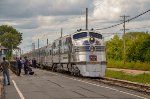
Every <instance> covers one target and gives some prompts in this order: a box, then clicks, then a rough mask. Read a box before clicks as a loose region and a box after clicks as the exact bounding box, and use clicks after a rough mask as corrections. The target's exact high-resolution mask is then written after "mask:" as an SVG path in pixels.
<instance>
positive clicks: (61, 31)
mask: <svg viewBox="0 0 150 99" xmlns="http://www.w3.org/2000/svg"><path fill="white" fill-rule="evenodd" d="M62 35H63V29H62V28H61V38H62Z"/></svg>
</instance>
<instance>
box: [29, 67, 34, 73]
mask: <svg viewBox="0 0 150 99" xmlns="http://www.w3.org/2000/svg"><path fill="white" fill-rule="evenodd" d="M28 71H29V74H30V75H33V74H34V71H32V68H31V67H28Z"/></svg>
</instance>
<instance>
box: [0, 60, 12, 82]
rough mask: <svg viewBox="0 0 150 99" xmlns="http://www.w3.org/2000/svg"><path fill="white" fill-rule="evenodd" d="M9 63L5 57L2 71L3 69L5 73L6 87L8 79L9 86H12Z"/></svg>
mask: <svg viewBox="0 0 150 99" xmlns="http://www.w3.org/2000/svg"><path fill="white" fill-rule="evenodd" d="M9 65H10V64H9V62H8V61H6V58H5V57H3V62H2V63H1V69H2V72H3V82H4V85H6V78H7V81H8V83H7V85H10V77H9V69H8V68H9Z"/></svg>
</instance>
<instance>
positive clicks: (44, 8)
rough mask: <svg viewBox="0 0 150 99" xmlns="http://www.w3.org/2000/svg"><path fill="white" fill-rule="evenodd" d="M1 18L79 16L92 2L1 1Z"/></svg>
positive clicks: (85, 0) (49, 0)
mask: <svg viewBox="0 0 150 99" xmlns="http://www.w3.org/2000/svg"><path fill="white" fill-rule="evenodd" d="M0 2H1V3H0V12H1V17H3V18H5V17H8V18H28V17H36V16H56V15H81V14H83V11H84V9H85V8H86V7H90V8H91V9H93V6H92V0H42V1H41V0H38V1H37V0H11V1H10V0H2V1H0Z"/></svg>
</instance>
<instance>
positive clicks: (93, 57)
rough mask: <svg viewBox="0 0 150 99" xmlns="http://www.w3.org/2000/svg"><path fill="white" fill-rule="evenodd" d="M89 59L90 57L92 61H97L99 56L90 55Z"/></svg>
mask: <svg viewBox="0 0 150 99" xmlns="http://www.w3.org/2000/svg"><path fill="white" fill-rule="evenodd" d="M89 59H90V62H96V61H97V56H96V55H90V56H89Z"/></svg>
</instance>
